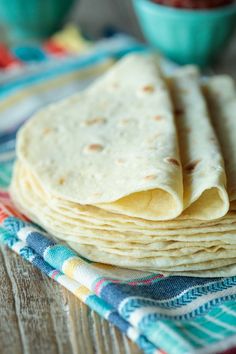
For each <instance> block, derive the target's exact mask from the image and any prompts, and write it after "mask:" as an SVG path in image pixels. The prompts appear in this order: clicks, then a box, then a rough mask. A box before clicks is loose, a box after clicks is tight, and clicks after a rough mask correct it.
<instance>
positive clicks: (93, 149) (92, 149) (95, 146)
mask: <svg viewBox="0 0 236 354" xmlns="http://www.w3.org/2000/svg"><path fill="white" fill-rule="evenodd" d="M103 149H104V147H103V146H102V145H101V144H91V145H88V146H86V148H85V150H86V151H88V152H100V151H102V150H103Z"/></svg>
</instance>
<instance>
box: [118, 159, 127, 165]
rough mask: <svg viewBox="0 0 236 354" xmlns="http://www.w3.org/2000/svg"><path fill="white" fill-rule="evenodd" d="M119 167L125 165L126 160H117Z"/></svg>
mask: <svg viewBox="0 0 236 354" xmlns="http://www.w3.org/2000/svg"><path fill="white" fill-rule="evenodd" d="M116 163H117V165H123V164H124V163H125V160H124V159H117V160H116Z"/></svg>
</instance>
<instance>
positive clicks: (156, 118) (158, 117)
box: [154, 115, 163, 121]
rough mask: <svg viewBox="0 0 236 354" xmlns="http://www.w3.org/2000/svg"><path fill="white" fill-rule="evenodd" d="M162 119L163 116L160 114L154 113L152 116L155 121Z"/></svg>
mask: <svg viewBox="0 0 236 354" xmlns="http://www.w3.org/2000/svg"><path fill="white" fill-rule="evenodd" d="M162 119H163V117H162V116H160V115H156V116H155V117H154V120H156V121H160V120H162Z"/></svg>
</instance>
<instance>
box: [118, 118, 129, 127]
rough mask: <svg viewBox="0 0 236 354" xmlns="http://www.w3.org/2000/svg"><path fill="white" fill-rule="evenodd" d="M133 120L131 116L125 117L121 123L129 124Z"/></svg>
mask: <svg viewBox="0 0 236 354" xmlns="http://www.w3.org/2000/svg"><path fill="white" fill-rule="evenodd" d="M131 121H132V119H130V118H123V119H121V120H120V122H119V125H121V126H123V125H127V124H129V123H130V122H131Z"/></svg>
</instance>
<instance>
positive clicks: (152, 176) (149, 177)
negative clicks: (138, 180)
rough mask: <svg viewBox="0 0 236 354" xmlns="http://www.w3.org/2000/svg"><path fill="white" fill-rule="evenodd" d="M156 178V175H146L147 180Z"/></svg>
mask: <svg viewBox="0 0 236 354" xmlns="http://www.w3.org/2000/svg"><path fill="white" fill-rule="evenodd" d="M156 178H157V176H156V175H149V176H145V177H144V179H145V181H153V180H154V179H156Z"/></svg>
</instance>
